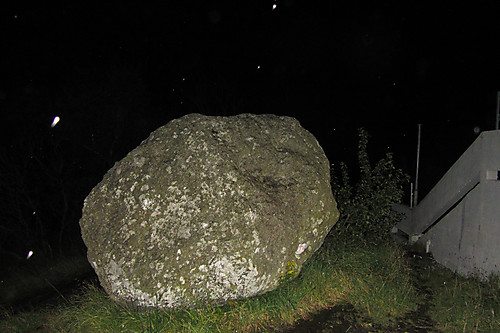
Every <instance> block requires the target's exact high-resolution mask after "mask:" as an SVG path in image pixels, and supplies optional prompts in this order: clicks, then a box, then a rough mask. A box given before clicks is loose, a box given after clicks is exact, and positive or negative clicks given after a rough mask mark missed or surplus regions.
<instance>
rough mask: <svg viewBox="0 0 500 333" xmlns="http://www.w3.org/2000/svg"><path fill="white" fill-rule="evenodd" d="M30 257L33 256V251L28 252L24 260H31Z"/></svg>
mask: <svg viewBox="0 0 500 333" xmlns="http://www.w3.org/2000/svg"><path fill="white" fill-rule="evenodd" d="M32 255H33V251H30V252H28V255H27V256H26V260H28V259H29V258H31V256H32Z"/></svg>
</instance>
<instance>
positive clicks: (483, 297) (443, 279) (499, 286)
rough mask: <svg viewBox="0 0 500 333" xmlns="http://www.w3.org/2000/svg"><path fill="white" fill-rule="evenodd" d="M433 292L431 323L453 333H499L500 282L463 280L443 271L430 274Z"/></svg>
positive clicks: (495, 278)
mask: <svg viewBox="0 0 500 333" xmlns="http://www.w3.org/2000/svg"><path fill="white" fill-rule="evenodd" d="M429 274H430V275H432V276H429V277H428V278H427V279H426V280H427V281H428V282H427V283H428V286H429V287H430V288H431V290H433V298H434V301H433V303H434V306H435V308H436V309H439V311H432V319H433V320H434V321H436V322H438V323H439V328H440V329H442V330H444V331H450V332H500V317H499V315H500V283H499V282H500V280H499V278H498V277H492V278H491V279H490V281H489V282H482V281H480V280H478V279H474V278H464V277H462V276H459V275H457V274H454V273H452V272H451V271H449V270H446V269H442V270H438V271H435V272H432V273H429Z"/></svg>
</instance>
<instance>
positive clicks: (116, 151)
mask: <svg viewBox="0 0 500 333" xmlns="http://www.w3.org/2000/svg"><path fill="white" fill-rule="evenodd" d="M159 3H160V2H158V3H155V2H148V3H144V2H135V3H126V2H122V1H85V2H83V1H81V2H78V1H51V2H42V1H39V2H37V3H28V2H24V1H6V2H2V5H1V6H2V7H1V11H0V23H1V32H0V38H1V39H0V41H1V48H0V111H1V116H2V131H1V133H2V136H1V142H2V144H1V151H0V154H1V155H0V168H1V170H0V171H1V178H0V195H1V201H0V204H1V207H0V211H1V212H2V213H1V215H2V216H1V223H0V225H1V228H2V229H1V230H0V232H1V236H0V237H1V238H0V240H1V245H0V251H1V252H2V254H6V253H8V254H12V255H13V254H19V255H24V254H25V253H26V252H27V251H28V250H29V249H34V248H37V249H39V251H41V252H42V253H46V254H52V255H54V253H56V252H57V253H63V252H64V251H70V250H74V249H75V246H76V245H75V244H80V245H81V241H80V238H79V228H78V219H79V217H80V214H81V208H82V205H83V199H84V198H85V196H86V195H87V194H88V193H89V191H90V190H91V188H92V187H93V186H95V185H96V184H97V182H99V181H100V180H101V179H102V176H103V175H104V173H105V172H106V171H107V170H108V169H109V168H110V167H111V166H112V165H113V163H114V162H115V161H117V160H119V159H121V158H123V157H124V156H125V154H126V153H127V152H129V151H130V150H132V149H133V148H135V147H136V146H137V145H138V144H139V143H140V142H141V141H142V140H143V139H145V138H146V137H147V136H148V135H149V133H150V132H151V131H153V130H154V129H156V128H157V127H159V126H162V125H164V124H166V123H167V122H168V121H170V120H172V119H174V118H178V117H180V116H182V115H185V114H188V113H193V112H198V113H203V114H207V115H234V114H239V113H244V112H251V113H274V114H279V115H288V116H293V117H296V118H297V119H298V120H299V121H300V122H301V124H302V125H303V126H304V127H305V128H306V129H308V130H309V131H311V132H312V133H313V134H314V135H315V136H316V137H317V139H318V141H319V142H320V144H321V145H322V147H323V148H324V150H325V152H326V153H327V156H328V158H329V159H330V162H332V163H334V164H337V163H339V162H340V161H346V162H348V163H349V164H350V165H351V166H355V164H354V162H355V159H356V153H357V148H356V147H357V130H356V129H357V128H359V127H361V126H363V127H365V128H366V129H367V130H368V132H369V133H370V135H371V139H370V142H369V149H370V150H369V152H370V155H371V158H372V162H374V161H376V160H378V159H379V158H381V157H382V156H383V155H384V154H385V153H386V152H389V151H391V152H394V154H395V155H394V157H395V161H396V164H397V166H398V167H401V168H403V170H404V171H405V172H407V173H408V174H410V175H412V176H413V175H414V173H415V163H416V146H417V124H419V123H421V124H422V146H421V148H422V151H421V160H420V166H421V170H420V177H421V178H420V180H421V183H420V190H421V191H420V197H421V198H422V197H423V195H425V193H426V192H428V191H429V190H430V189H431V188H432V186H433V185H434V184H435V183H436V182H437V181H438V180H439V178H440V177H441V176H442V175H443V174H444V172H446V170H447V169H448V168H449V167H450V166H451V165H452V164H453V162H454V161H455V160H456V159H457V158H458V157H459V156H460V155H461V154H462V153H463V152H464V151H465V149H466V148H467V147H468V146H469V145H470V144H471V143H472V142H473V140H474V139H475V138H476V137H477V133H478V132H477V130H478V129H479V130H492V129H494V128H495V115H496V103H497V91H498V90H500V84H499V74H500V57H499V55H500V52H499V50H500V47H499V46H500V36H499V31H500V28H499V23H498V22H499V20H498V13H499V11H498V8H497V6H495V5H493V4H494V3H495V2H493V1H491V2H481V1H479V2H468V3H459V2H446V1H433V2H426V1H418V2H411V3H410V2H406V1H372V2H369V3H364V2H360V1H315V2H314V1H297V0H295V1H293V0H279V1H225V2H224V1H163V2H161V5H159ZM273 5H276V9H274V10H273ZM55 116H59V117H60V118H61V121H60V122H59V123H58V124H57V125H56V126H55V127H54V128H51V126H50V125H51V123H52V120H53V118H54V117H55ZM474 129H476V131H474ZM353 171H355V169H354V170H353ZM406 200H407V201H408V200H409V189H408V197H407V198H406ZM80 245H78V246H76V250H78V249H79V246H80Z"/></svg>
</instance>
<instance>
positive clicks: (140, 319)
mask: <svg viewBox="0 0 500 333" xmlns="http://www.w3.org/2000/svg"><path fill="white" fill-rule="evenodd" d="M411 259H412V258H411V257H410V258H409V257H408V256H407V255H406V254H405V251H404V250H403V249H402V248H400V247H398V246H396V245H391V244H388V245H379V246H367V245H359V244H352V245H346V244H342V243H339V242H335V241H332V240H329V241H327V242H326V243H325V245H324V246H323V247H322V248H321V249H320V250H319V251H318V252H317V253H316V254H315V255H314V256H313V258H312V259H311V260H310V261H309V262H308V263H307V264H306V265H305V266H304V268H303V270H302V272H301V274H300V275H299V276H298V277H297V278H296V279H294V280H289V281H285V282H284V283H283V284H282V285H281V286H280V287H279V288H278V289H276V290H275V291H272V292H269V293H266V294H264V295H260V296H257V297H253V298H251V299H246V300H240V301H233V302H230V303H228V304H227V305H226V306H223V307H215V306H210V305H202V304H200V306H199V307H198V308H196V309H190V310H189V309H185V310H177V311H170V310H143V311H137V310H131V309H126V308H123V307H121V306H119V305H116V304H114V303H113V302H111V301H110V300H109V299H108V297H107V296H106V294H105V293H104V292H103V291H102V290H101V289H100V288H99V287H98V286H97V285H96V284H86V285H85V286H84V287H83V288H82V289H81V290H80V291H79V292H78V293H74V294H73V295H72V296H71V297H65V298H62V297H61V298H60V300H59V302H58V303H55V304H52V305H45V306H41V307H36V308H34V309H32V310H28V311H23V312H20V313H13V312H12V311H10V310H9V309H5V308H4V309H3V310H2V319H1V321H0V331H2V332H3V331H5V332H33V331H39V332H276V331H281V330H285V329H287V328H290V327H291V326H293V325H294V324H295V323H297V321H300V320H301V319H307V318H309V317H311V315H312V314H313V313H316V312H318V311H320V310H322V309H327V308H333V307H338V306H344V305H345V306H348V307H351V308H353V311H354V312H355V313H356V316H355V319H354V320H355V322H352V323H350V327H352V328H353V329H354V328H356V329H358V331H366V332H369V331H370V332H373V331H384V332H387V331H391V330H394V331H396V329H397V327H398V325H399V326H400V328H401V325H402V324H403V323H406V324H405V325H410V326H411V325H417V321H414V320H413V321H412V320H406V319H408V318H410V317H411V316H413V315H416V316H417V317H418V311H420V309H421V308H422V306H419V304H420V305H421V304H424V303H425V302H429V304H428V306H426V307H424V308H425V309H424V310H422V311H426V312H427V313H426V314H425V315H429V316H430V318H431V320H430V321H428V322H429V323H430V324H429V323H428V325H432V328H429V331H432V330H435V331H449V332H474V331H477V332H482V331H500V321H499V319H498V317H497V313H498V312H499V311H500V308H499V304H500V303H499V296H500V293H499V290H500V288H499V284H498V280H496V279H494V280H493V282H491V283H489V284H481V283H480V282H479V281H477V280H473V279H463V278H460V277H458V276H456V275H454V274H453V273H451V272H449V271H447V270H444V269H440V268H432V269H425V268H424V269H422V271H421V272H420V273H419V276H420V277H421V279H420V282H419V283H420V284H421V286H420V287H422V286H424V287H425V288H426V289H425V290H427V291H426V292H422V289H419V286H418V284H416V283H415V274H413V273H414V272H415V269H414V267H412V265H411V264H410V261H411ZM412 274H413V275H412ZM405 318H406V319H405ZM407 331H409V332H411V330H407Z"/></svg>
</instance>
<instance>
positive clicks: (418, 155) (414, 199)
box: [413, 124, 422, 207]
mask: <svg viewBox="0 0 500 333" xmlns="http://www.w3.org/2000/svg"><path fill="white" fill-rule="evenodd" d="M421 128H422V124H418V139H417V170H416V172H415V191H414V194H413V207H415V206H417V203H418V167H419V164H420V132H421Z"/></svg>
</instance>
